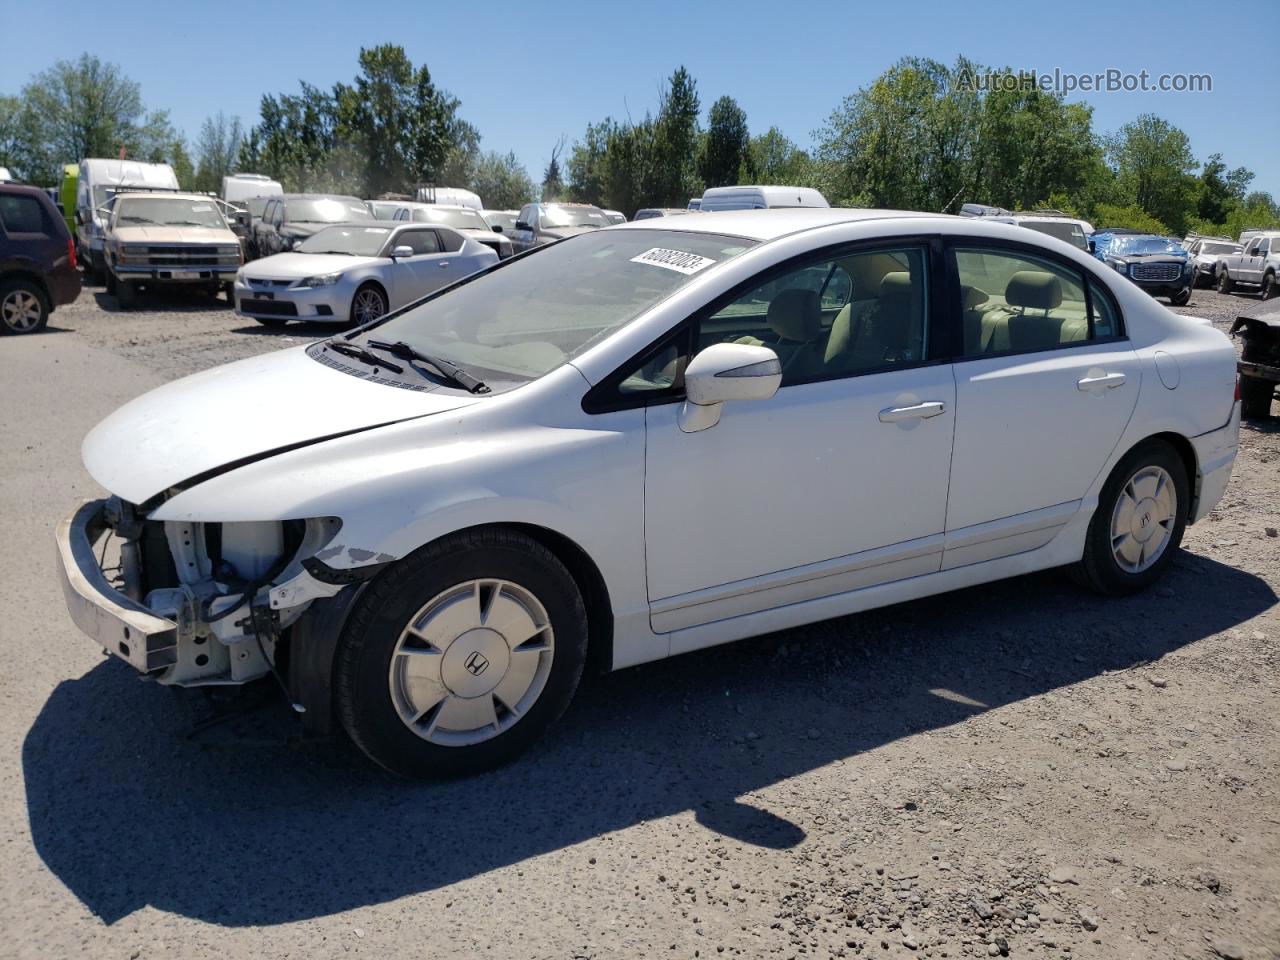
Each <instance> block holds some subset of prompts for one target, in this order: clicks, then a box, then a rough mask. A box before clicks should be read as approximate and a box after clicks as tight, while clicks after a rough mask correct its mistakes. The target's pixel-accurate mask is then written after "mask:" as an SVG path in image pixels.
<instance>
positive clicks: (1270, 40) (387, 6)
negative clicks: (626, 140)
mask: <svg viewBox="0 0 1280 960" xmlns="http://www.w3.org/2000/svg"><path fill="white" fill-rule="evenodd" d="M1245 9H1246V8H1245V7H1241V6H1239V5H1234V6H1233V5H1231V4H1227V5H1226V6H1224V7H1223V8H1222V9H1221V10H1220V11H1217V12H1216V13H1215V8H1213V7H1212V6H1206V5H1205V4H1203V3H1179V2H1173V0H1164V2H1161V3H1159V4H1156V5H1151V4H1137V3H1133V4H1114V5H1105V6H1104V5H1098V4H1085V3H1078V4H1065V3H1052V4H1032V3H1028V2H1025V0H1024V2H1021V3H1009V4H998V3H982V4H959V3H954V2H953V3H932V2H915V3H883V2H877V3H874V4H869V5H863V4H861V3H856V2H852V0H843V2H811V3H806V4H794V5H787V4H779V3H776V2H774V3H769V4H764V3H760V4H756V3H751V2H734V3H712V2H703V3H695V2H688V0H685V2H682V3H666V2H662V0H649V2H646V3H643V4H609V3H605V2H600V0H597V2H589V3H578V2H560V3H557V4H555V5H554V6H551V5H543V4H533V3H509V2H506V0H488V2H485V3H480V4H477V3H460V2H453V3H434V2H433V3H423V2H418V3H401V2H392V0H380V2H377V3H353V2H352V0H343V2H330V0H313V2H308V3H305V4H303V3H284V2H274V0H258V2H255V3H242V2H234V0H232V2H219V3H206V2H202V0H179V2H172V0H171V2H168V3H153V2H150V0H133V2H130V3H128V4H126V5H125V6H124V7H119V8H111V7H109V6H103V5H102V4H101V3H100V2H86V0H60V2H58V3H57V4H55V5H53V6H50V5H48V4H43V3H32V2H30V0H0V24H3V25H4V27H5V30H4V32H5V34H6V36H7V38H8V39H9V40H10V41H11V42H9V43H6V44H5V55H4V57H3V58H0V92H3V93H16V92H17V90H18V89H19V88H20V87H21V86H22V84H23V83H25V82H26V80H27V79H28V78H29V77H30V76H31V75H32V74H34V73H36V72H38V71H39V70H42V69H44V68H45V67H47V66H49V65H50V64H51V63H52V62H53V61H55V60H57V59H60V58H71V57H75V56H78V55H79V54H80V53H82V52H84V51H89V52H91V53H94V54H96V55H98V56H99V57H102V58H103V59H106V60H110V61H113V62H115V63H118V64H119V65H120V66H122V67H123V68H124V70H125V72H126V73H128V75H129V76H131V77H132V78H133V79H134V80H136V81H138V82H139V83H140V84H141V86H142V93H143V97H144V99H145V101H146V102H147V104H148V105H149V106H151V107H154V108H162V109H167V110H169V112H170V114H171V116H172V118H173V120H174V122H175V124H176V125H177V126H178V127H179V128H180V129H182V130H184V131H185V132H186V134H187V136H188V138H194V136H195V134H196V133H197V132H198V130H199V128H200V123H201V121H202V120H203V119H204V117H206V116H207V115H210V114H213V113H216V112H218V111H219V110H222V111H224V112H226V113H227V114H229V115H237V114H238V115H239V116H241V117H242V118H244V120H245V121H246V122H250V123H251V122H252V121H253V120H254V118H256V116H257V105H258V100H259V98H260V96H261V95H262V94H263V93H267V92H279V91H294V90H296V89H297V86H298V81H299V80H306V81H308V82H309V83H313V84H316V85H318V86H321V87H327V86H330V85H332V84H333V83H334V82H335V81H339V80H344V81H346V80H350V79H351V78H352V76H354V74H355V71H356V55H357V52H358V50H359V48H360V47H361V46H372V45H374V44H378V43H385V42H395V43H399V44H402V45H403V46H404V47H405V48H406V50H407V51H408V53H409V56H410V57H411V58H412V59H413V61H414V62H415V63H422V62H425V63H426V64H427V65H428V66H429V67H430V69H431V73H432V76H433V77H434V78H435V80H436V82H437V83H438V84H440V85H441V86H443V87H445V88H446V89H448V90H449V91H451V92H452V93H453V94H454V95H455V96H457V97H458V98H459V99H461V101H462V113H463V116H465V117H466V118H467V119H468V120H469V121H471V122H472V123H473V124H475V125H476V126H477V127H478V128H479V130H480V132H481V134H482V136H483V143H482V146H483V147H484V149H496V150H500V151H506V150H514V151H515V153H516V155H517V156H518V157H519V158H520V159H521V160H522V161H523V162H524V164H525V165H526V167H528V169H529V172H530V173H531V174H532V175H533V176H534V178H535V179H537V178H538V177H539V176H540V174H541V171H542V168H543V166H544V165H545V163H546V161H547V158H548V156H549V155H550V151H551V148H552V146H553V145H554V143H555V142H556V140H557V139H558V138H559V137H560V136H561V135H564V136H565V137H567V138H568V140H569V142H570V143H572V141H573V139H574V138H575V137H577V136H579V135H580V134H581V133H582V131H583V129H584V128H585V126H586V124H587V123H588V122H590V121H594V120H598V119H601V118H602V117H604V116H606V115H609V114H612V115H613V116H615V117H621V116H625V115H627V113H628V112H629V113H630V115H631V116H633V117H635V118H637V119H638V118H640V117H642V116H643V115H644V113H645V111H646V110H650V109H652V108H654V106H655V103H656V100H657V93H658V88H659V85H660V84H661V82H662V80H663V78H664V77H666V76H667V75H669V74H670V72H671V70H672V69H674V68H675V67H676V66H678V65H680V64H684V65H685V66H686V67H688V68H689V70H690V71H691V72H692V74H693V75H694V77H695V78H696V79H697V81H698V90H699V93H700V95H701V97H702V102H703V108H704V111H705V109H706V108H707V107H709V106H710V105H711V103H712V101H713V100H715V99H716V98H717V97H719V96H720V95H722V94H726V93H727V94H730V95H732V96H733V97H735V98H736V99H737V100H738V102H739V104H741V106H742V107H743V108H744V109H745V110H746V112H747V118H748V122H749V124H750V126H751V129H752V132H753V133H754V132H760V131H763V130H765V129H767V128H768V127H769V126H770V125H777V126H778V127H780V128H782V130H783V131H784V132H785V133H787V135H788V136H790V137H791V138H792V139H794V140H796V141H798V142H800V143H801V144H808V143H809V142H810V139H811V134H812V132H813V131H814V130H816V129H817V128H819V127H820V126H821V125H822V123H823V121H824V119H825V118H826V117H827V116H828V115H829V114H830V112H831V111H832V109H833V108H834V107H835V106H836V105H837V104H838V103H839V102H840V100H841V99H842V98H843V97H844V96H846V95H847V94H849V93H852V92H853V91H855V90H856V89H857V88H859V87H860V86H864V85H865V84H867V83H869V82H870V81H872V80H873V79H874V78H875V77H876V75H877V74H879V73H880V72H881V71H882V70H884V69H885V68H886V67H888V66H889V65H890V64H892V63H893V62H894V61H895V60H896V59H897V58H898V57H900V56H904V55H908V54H914V55H919V56H927V57H933V58H935V59H939V60H943V61H946V62H951V61H952V60H954V58H955V57H956V56H957V55H959V54H964V55H966V56H969V57H970V58H972V59H974V60H977V61H978V62H980V63H984V64H991V65H1009V66H1013V67H1017V68H1024V69H1037V70H1040V71H1051V70H1052V69H1053V68H1054V67H1059V68H1061V69H1062V70H1064V71H1073V72H1077V73H1094V72H1100V71H1103V70H1106V69H1107V68H1118V69H1121V70H1125V71H1133V72H1137V71H1139V70H1144V69H1145V70H1148V71H1150V72H1151V74H1152V75H1153V76H1155V75H1159V74H1161V73H1207V74H1210V75H1212V77H1213V91H1212V92H1211V93H1095V94H1088V95H1074V96H1073V97H1072V99H1083V100H1085V101H1087V102H1088V103H1090V104H1091V105H1092V106H1093V107H1094V108H1095V109H1094V128H1095V130H1098V131H1102V132H1106V131H1111V130H1115V129H1116V128H1118V127H1119V126H1120V125H1121V124H1123V123H1125V122H1126V121H1128V120H1131V119H1133V118H1134V117H1136V116H1137V115H1138V114H1140V113H1144V112H1154V113H1157V114H1159V115H1161V116H1163V117H1165V118H1167V119H1168V120H1170V121H1171V122H1172V123H1174V124H1176V125H1177V126H1179V127H1181V128H1182V129H1184V130H1185V131H1186V132H1187V133H1188V134H1189V135H1190V137H1191V142H1192V147H1193V149H1194V150H1195V152H1196V155H1197V157H1198V158H1200V159H1203V158H1204V157H1207V156H1208V155H1209V154H1211V153H1215V152H1219V153H1222V154H1223V156H1224V158H1225V160H1226V162H1227V164H1228V165H1229V166H1233V167H1234V166H1237V165H1244V166H1247V167H1249V168H1250V169H1251V170H1253V171H1254V172H1255V173H1256V174H1257V178H1256V179H1255V180H1254V183H1253V187H1252V188H1253V189H1261V190H1268V191H1270V192H1271V193H1272V194H1273V195H1274V196H1277V197H1280V111H1278V110H1277V109H1276V106H1275V105H1276V69H1275V68H1276V64H1277V59H1276V56H1275V48H1274V43H1275V38H1274V30H1269V31H1267V30H1261V29H1250V28H1247V27H1245V28H1242V29H1231V28H1229V27H1228V28H1225V29H1224V27H1223V24H1230V23H1231V22H1232V21H1233V20H1237V19H1238V16H1239V15H1245V17H1246V20H1248V19H1251V18H1253V17H1254V16H1255V15H1260V14H1262V12H1263V10H1264V9H1269V10H1270V11H1271V12H1272V13H1275V12H1277V11H1280V7H1277V6H1275V5H1274V0H1263V3H1262V4H1261V5H1260V6H1253V7H1248V9H1249V10H1250V11H1252V12H1251V13H1249V14H1244V13H1243V11H1244V10H1245ZM1263 19H1265V17H1264V18H1263ZM18 37H26V38H28V39H27V41H24V42H19V43H13V42H12V40H13V39H14V38H18Z"/></svg>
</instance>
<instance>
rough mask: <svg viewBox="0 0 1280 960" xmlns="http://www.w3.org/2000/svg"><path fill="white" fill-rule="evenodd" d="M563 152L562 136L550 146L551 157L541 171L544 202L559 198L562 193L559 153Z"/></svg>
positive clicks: (562, 184)
mask: <svg viewBox="0 0 1280 960" xmlns="http://www.w3.org/2000/svg"><path fill="white" fill-rule="evenodd" d="M562 153H564V138H563V137H561V138H560V139H559V140H557V141H556V144H555V146H554V147H552V148H551V159H550V160H548V161H547V169H546V170H544V171H543V173H542V199H543V201H544V202H546V201H551V200H559V199H560V198H561V196H562V195H563V194H564V177H563V176H561V173H560V155H561V154H562Z"/></svg>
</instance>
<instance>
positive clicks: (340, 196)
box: [271, 193, 366, 203]
mask: <svg viewBox="0 0 1280 960" xmlns="http://www.w3.org/2000/svg"><path fill="white" fill-rule="evenodd" d="M271 199H273V200H354V201H355V202H356V203H365V202H366V201H364V200H361V199H360V198H359V197H351V196H348V195H347V194H345V193H277V194H276V195H275V196H274V197H272V198H271Z"/></svg>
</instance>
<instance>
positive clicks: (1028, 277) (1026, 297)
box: [1004, 270, 1062, 310]
mask: <svg viewBox="0 0 1280 960" xmlns="http://www.w3.org/2000/svg"><path fill="white" fill-rule="evenodd" d="M1004 299H1005V302H1006V303H1008V304H1009V306H1011V307H1022V308H1023V309H1024V310H1052V309H1053V308H1054V307H1056V306H1058V304H1060V303H1062V284H1061V283H1059V282H1058V278H1057V277H1055V276H1054V275H1053V274H1051V273H1045V272H1043V271H1041V270H1019V271H1018V272H1017V273H1015V274H1014V275H1013V276H1012V277H1011V278H1010V279H1009V286H1007V287H1006V288H1005V291H1004Z"/></svg>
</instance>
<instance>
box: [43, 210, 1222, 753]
mask: <svg viewBox="0 0 1280 960" xmlns="http://www.w3.org/2000/svg"><path fill="white" fill-rule="evenodd" d="M1234 391H1235V356H1234V352H1233V350H1232V347H1231V345H1230V343H1229V342H1228V340H1227V338H1226V337H1225V336H1224V335H1223V334H1222V333H1220V332H1218V331H1216V330H1214V329H1213V328H1212V327H1211V326H1209V325H1208V324H1206V323H1204V322H1200V321H1197V320H1195V319H1191V318H1186V317H1179V316H1176V315H1174V314H1173V313H1171V312H1170V311H1169V310H1167V309H1166V308H1165V307H1163V306H1161V305H1160V304H1157V303H1156V302H1154V301H1153V300H1152V299H1151V298H1150V297H1148V296H1147V295H1146V294H1144V293H1143V292H1142V291H1141V290H1139V289H1138V288H1136V287H1134V286H1133V285H1132V284H1130V283H1129V282H1127V281H1126V280H1125V279H1124V278H1117V276H1116V275H1115V273H1114V271H1110V270H1107V269H1104V268H1103V266H1102V265H1101V264H1100V263H1099V262H1098V261H1096V260H1094V259H1092V258H1091V257H1089V256H1087V255H1086V254H1084V253H1081V252H1079V251H1078V250H1075V249H1073V248H1072V247H1070V246H1069V245H1067V244H1065V243H1061V242H1059V241H1057V240H1054V239H1053V238H1050V237H1044V236H1040V235H1037V234H1035V233H1033V232H1032V231H1028V230H1024V229H1022V228H1019V227H1016V226H1008V225H1004V224H995V223H984V222H980V221H975V220H972V219H960V218H951V217H943V216H936V215H926V214H911V213H897V212H892V211H875V210H828V209H806V210H768V211H764V210H761V211H743V212H735V213H712V214H707V215H704V216H699V217H680V218H678V222H677V220H671V219H668V220H656V221H641V222H639V223H632V224H626V225H622V226H618V227H612V228H607V229H602V230H598V231H591V232H590V233H586V234H583V235H582V236H578V237H573V238H570V239H568V240H565V241H563V242H561V243H556V244H552V245H550V246H547V247H545V248H543V249H540V250H538V251H537V252H535V253H532V254H529V255H527V256H523V257H516V258H514V259H511V260H508V261H503V262H502V264H501V265H499V266H496V267H494V268H493V269H490V270H488V271H485V272H484V273H481V274H477V275H475V276H473V277H471V278H468V279H465V280H463V281H461V282H459V283H456V284H454V285H452V286H450V287H448V288H447V289H445V290H443V291H441V292H439V293H437V294H435V295H434V296H432V297H429V298H427V299H426V300H424V301H423V302H421V303H419V304H416V305H414V306H413V307H412V308H410V309H408V310H405V311H403V312H401V313H399V314H398V315H394V316H391V317H388V318H385V319H384V320H382V321H381V322H379V323H375V324H372V325H370V326H366V327H364V328H362V329H360V330H357V331H354V332H351V333H348V334H344V335H342V336H340V337H336V338H334V339H330V340H327V341H323V342H320V343H316V344H312V345H310V346H306V347H298V348H295V349H291V350H283V351H280V352H278V353H274V354H270V355H267V356H261V357H256V358H254V359H250V360H243V361H241V362H239V363H235V364H231V365H229V366H225V367H221V368H217V369H214V370H210V371H208V372H205V373H201V374H197V375H196V376H193V377H189V378H187V379H185V380H180V381H177V382H175V383H171V384H169V385H167V386H163V387H161V388H159V389H158V390H155V391H153V392H152V393H149V394H146V395H144V396H142V397H140V398H138V399H137V400H134V401H133V402H131V403H129V404H127V405H126V406H124V407H123V408H121V409H120V410H119V411H117V412H116V413H114V414H113V415H112V416H110V417H109V418H107V419H106V420H105V421H104V422H103V423H101V424H100V425H99V426H98V427H97V428H95V429H94V430H93V432H92V433H90V434H89V436H88V438H87V439H86V440H85V442H84V448H83V457H84V462H85V464H86V466H87V467H88V470H89V472H90V473H91V474H92V475H93V477H94V478H95V479H96V480H97V481H98V482H99V483H100V484H101V485H102V486H103V487H105V488H106V490H107V491H109V493H110V497H109V498H108V499H104V500H99V501H91V502H88V503H86V504H85V505H84V506H82V507H81V508H80V509H79V510H77V511H76V512H75V513H74V514H73V515H72V516H70V517H68V518H67V520H66V521H64V522H63V524H62V525H61V526H60V528H59V530H58V534H57V537H58V546H59V554H60V557H61V560H62V567H63V572H64V580H65V587H66V590H65V593H66V597H67V602H68V606H69V608H70V611H71V615H72V618H73V619H74V620H75V622H76V623H77V624H78V625H79V626H80V627H81V628H82V629H83V630H84V631H85V632H86V633H88V634H89V635H90V636H91V637H92V638H93V639H94V640H95V641H96V642H97V643H99V644H101V645H102V646H104V647H105V648H106V649H107V650H108V651H110V652H111V653H112V654H114V655H115V656H117V657H119V658H121V659H123V660H125V661H127V662H128V663H129V664H131V665H132V666H133V667H134V668H136V669H137V670H139V671H141V672H143V673H145V674H147V675H148V676H151V677H154V678H155V679H156V680H158V681H159V682H161V683H167V684H178V685H184V686H198V685H201V684H226V683H240V682H244V681H248V680H252V679H255V678H258V677H261V676H264V675H266V674H268V673H273V674H275V676H276V677H277V678H278V680H279V681H280V683H281V684H282V685H283V687H284V688H285V690H286V691H287V695H288V696H289V698H290V700H291V702H292V703H293V704H294V705H295V707H296V708H297V709H298V710H299V711H300V712H302V717H303V720H304V722H305V724H306V725H307V726H308V727H309V728H310V730H312V731H314V732H323V731H327V730H330V729H331V728H336V727H337V726H338V725H340V726H341V727H342V728H344V729H345V730H346V731H347V732H348V733H349V734H350V736H351V737H352V739H353V740H354V741H355V742H356V743H357V744H359V746H360V747H361V748H362V749H363V750H364V751H365V752H366V753H367V754H368V755H369V756H370V757H372V758H373V759H374V760H375V761H377V762H378V763H380V764H382V765H383V766H385V767H387V768H389V769H391V770H394V771H397V772H399V773H402V774H406V775H410V776H431V775H442V774H457V773H463V772H469V771H475V770H480V769H483V768H487V767H490V766H492V765H494V764H497V763H499V762H501V761H504V760H506V759H508V758H510V757H512V756H514V755H515V754H517V753H518V752H519V751H520V750H521V749H523V748H524V747H526V746H527V745H528V744H529V743H530V742H531V741H533V740H534V739H535V738H536V737H538V736H539V735H541V734H542V733H543V732H544V731H545V730H546V729H547V727H548V726H549V725H550V724H551V723H552V722H553V721H554V720H555V719H556V718H557V717H558V716H559V715H560V714H561V712H562V711H563V710H564V709H565V706H566V705H567V704H568V703H569V700H570V698H571V697H572V696H573V693H574V689H575V688H576V687H577V685H578V681H579V677H580V676H581V675H582V673H583V670H584V668H586V667H587V666H589V665H590V666H595V667H599V668H604V669H617V668H621V667H626V666H630V665H632V664H638V663H642V662H644V661H649V660H656V659H659V658H662V657H668V656H672V655H675V654H679V653H683V652H685V651H689V650H695V649H698V648H701V647H707V646H710V645H713V644H720V643H726V642H728V641H732V640H737V639H739V638H742V637H748V636H752V635H755V634H761V633H765V632H768V631H774V630H779V629H784V628H788V627H794V626H797V625H800V624H805V623H809V622H812V621H816V620H822V619H825V618H829V617H835V616H840V615H842V614H848V613H852V612H854V611H859V610H866V609H868V608H872V607H878V606H882V605H885V604H891V603H898V602H900V601H904V600H910V599H913V598H918V597H924V596H928V595H930V594H936V593H940V592H942V591H946V590H953V589H956V588H958V587H966V586H970V585H973V584H978V583H983V582H986V581H990V580H995V579H999V578H1002V577H1010V576H1016V575H1018V574H1024V573H1028V572H1030V571H1034V570H1041V569H1044V568H1049V567H1071V568H1074V570H1075V571H1076V572H1077V573H1078V575H1079V576H1080V578H1081V579H1082V580H1083V581H1084V582H1085V583H1086V584H1088V585H1089V586H1091V587H1093V588H1094V589H1096V590H1097V591H1098V592H1099V593H1101V594H1104V595H1106V594H1123V593H1128V592H1130V591H1134V590H1139V589H1142V588H1144V587H1146V586H1148V585H1149V584H1151V583H1152V582H1153V581H1154V580H1156V579H1157V578H1158V577H1160V576H1161V575H1162V574H1163V573H1164V571H1165V570H1166V568H1167V567H1168V565H1169V563H1170V561H1171V560H1172V559H1173V556H1174V554H1175V553H1176V552H1177V550H1178V548H1179V542H1180V541H1181V539H1182V535H1183V529H1184V527H1185V525H1186V524H1188V523H1194V522H1196V521H1197V520H1199V519H1200V518H1202V517H1204V516H1205V515H1206V514H1207V513H1208V512H1209V510H1211V509H1212V508H1213V506H1214V504H1215V503H1217V502H1218V499H1219V498H1220V497H1221V495H1222V492H1223V489H1224V488H1225V487H1226V485H1227V480H1228V478H1229V476H1230V473H1231V467H1232V462H1233V460H1234V458H1235V455H1236V446H1237V434H1238V423H1239V420H1238V408H1239V404H1238V402H1237V400H1236V398H1235V396H1234ZM282 410H285V411H287V414H284V415H282V413H281V411H282ZM103 537H111V538H113V539H114V540H116V541H118V542H119V555H120V568H121V570H120V574H119V576H118V578H117V579H115V580H113V581H108V579H107V578H106V576H105V575H104V573H103V572H102V570H101V568H100V566H99V555H98V554H95V547H97V546H101V544H100V540H101V538H103ZM113 552H114V551H109V552H108V558H110V556H111V554H112V553H113ZM107 562H108V563H111V561H110V559H108V561H107Z"/></svg>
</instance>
